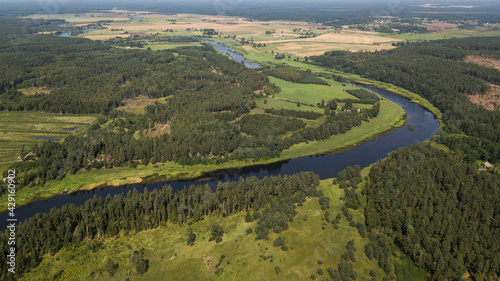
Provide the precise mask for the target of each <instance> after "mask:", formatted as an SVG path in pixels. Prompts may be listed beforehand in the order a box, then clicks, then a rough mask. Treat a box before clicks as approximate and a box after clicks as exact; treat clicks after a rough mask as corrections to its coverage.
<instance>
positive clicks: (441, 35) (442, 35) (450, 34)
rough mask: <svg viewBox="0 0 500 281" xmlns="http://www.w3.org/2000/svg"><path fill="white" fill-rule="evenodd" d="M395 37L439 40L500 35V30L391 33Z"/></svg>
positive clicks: (479, 29) (476, 29)
mask: <svg viewBox="0 0 500 281" xmlns="http://www.w3.org/2000/svg"><path fill="white" fill-rule="evenodd" d="M390 36H391V37H393V38H398V39H403V40H408V41H423V40H439V39H450V38H463V37H480V36H500V30H496V31H492V30H489V29H488V28H475V29H472V30H466V29H449V30H442V31H437V32H431V33H420V34H419V33H406V34H391V35H390Z"/></svg>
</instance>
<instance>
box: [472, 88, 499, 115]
mask: <svg viewBox="0 0 500 281" xmlns="http://www.w3.org/2000/svg"><path fill="white" fill-rule="evenodd" d="M490 86H491V90H490V91H489V92H488V93H486V94H484V95H468V97H469V99H470V101H471V102H472V103H475V104H479V105H480V106H482V107H484V108H486V109H487V110H495V109H498V107H499V105H500V86H496V85H492V84H490Z"/></svg>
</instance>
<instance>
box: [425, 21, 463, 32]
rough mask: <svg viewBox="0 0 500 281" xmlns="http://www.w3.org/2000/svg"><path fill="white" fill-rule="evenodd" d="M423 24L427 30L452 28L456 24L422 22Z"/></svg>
mask: <svg viewBox="0 0 500 281" xmlns="http://www.w3.org/2000/svg"><path fill="white" fill-rule="evenodd" d="M424 25H427V31H440V30H446V29H453V28H455V27H457V26H458V25H456V24H453V23H446V22H435V23H424Z"/></svg>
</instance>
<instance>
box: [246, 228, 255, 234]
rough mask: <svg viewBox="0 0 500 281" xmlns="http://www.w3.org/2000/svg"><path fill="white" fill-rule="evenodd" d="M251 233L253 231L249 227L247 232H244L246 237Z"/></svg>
mask: <svg viewBox="0 0 500 281" xmlns="http://www.w3.org/2000/svg"><path fill="white" fill-rule="evenodd" d="M252 232H253V230H252V228H251V227H249V228H247V231H246V233H247V235H248V234H250V233H252Z"/></svg>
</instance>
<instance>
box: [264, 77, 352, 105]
mask: <svg viewBox="0 0 500 281" xmlns="http://www.w3.org/2000/svg"><path fill="white" fill-rule="evenodd" d="M323 80H325V81H327V82H328V83H329V84H330V86H326V85H316V84H298V83H293V82H288V81H285V80H282V79H278V78H275V77H269V82H271V83H274V84H275V85H276V86H279V87H281V92H280V93H279V94H277V95H276V97H279V98H282V99H286V100H292V101H299V102H302V103H306V104H312V105H316V104H317V103H319V102H321V100H324V101H328V100H329V99H333V98H337V99H356V97H354V96H351V95H349V94H348V93H347V92H345V90H349V89H359V88H358V87H356V86H353V85H351V84H349V83H340V82H336V81H334V80H332V79H324V78H323ZM343 85H345V86H343Z"/></svg>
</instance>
